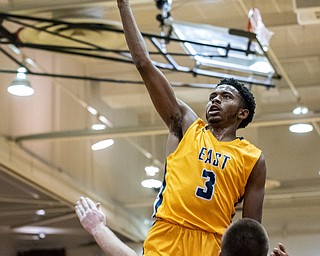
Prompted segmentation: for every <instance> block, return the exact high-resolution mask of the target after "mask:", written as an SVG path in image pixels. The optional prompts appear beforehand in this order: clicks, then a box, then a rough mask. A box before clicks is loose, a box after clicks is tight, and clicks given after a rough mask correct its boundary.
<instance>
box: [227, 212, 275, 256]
mask: <svg viewBox="0 0 320 256" xmlns="http://www.w3.org/2000/svg"><path fill="white" fill-rule="evenodd" d="M268 251H269V238H268V235H267V232H266V230H265V229H264V227H263V226H262V225H261V224H260V223H259V222H258V221H256V220H253V219H249V218H243V219H239V220H237V221H235V222H234V223H233V224H231V225H230V227H229V228H228V229H227V230H226V232H225V233H224V235H223V236H222V245H221V255H222V256H266V255H267V254H268Z"/></svg>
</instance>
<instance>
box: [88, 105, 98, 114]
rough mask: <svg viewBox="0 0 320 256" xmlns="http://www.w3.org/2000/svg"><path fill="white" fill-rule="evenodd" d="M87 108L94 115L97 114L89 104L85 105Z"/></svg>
mask: <svg viewBox="0 0 320 256" xmlns="http://www.w3.org/2000/svg"><path fill="white" fill-rule="evenodd" d="M87 110H88V111H89V112H90V113H91V114H92V115H94V116H96V115H97V114H98V111H97V110H96V109H95V108H93V107H91V106H87Z"/></svg>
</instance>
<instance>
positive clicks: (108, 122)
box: [98, 115, 113, 127]
mask: <svg viewBox="0 0 320 256" xmlns="http://www.w3.org/2000/svg"><path fill="white" fill-rule="evenodd" d="M98 119H99V120H100V121H101V122H102V123H104V124H106V125H108V126H109V127H113V124H112V123H111V122H110V121H109V120H108V118H106V117H105V116H101V115H100V116H98Z"/></svg>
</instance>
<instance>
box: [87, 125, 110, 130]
mask: <svg viewBox="0 0 320 256" xmlns="http://www.w3.org/2000/svg"><path fill="white" fill-rule="evenodd" d="M106 128H107V126H106V125H105V124H93V125H91V129H92V130H95V131H101V130H104V129H106Z"/></svg>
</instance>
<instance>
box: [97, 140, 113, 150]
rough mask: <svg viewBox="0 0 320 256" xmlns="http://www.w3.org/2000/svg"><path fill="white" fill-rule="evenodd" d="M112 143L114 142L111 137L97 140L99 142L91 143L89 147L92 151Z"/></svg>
mask: <svg viewBox="0 0 320 256" xmlns="http://www.w3.org/2000/svg"><path fill="white" fill-rule="evenodd" d="M113 143H114V140H113V139H107V140H102V141H99V142H97V143H95V144H93V145H92V146H91V149H92V150H94V151H95V150H100V149H104V148H107V147H110V146H112V145H113Z"/></svg>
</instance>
